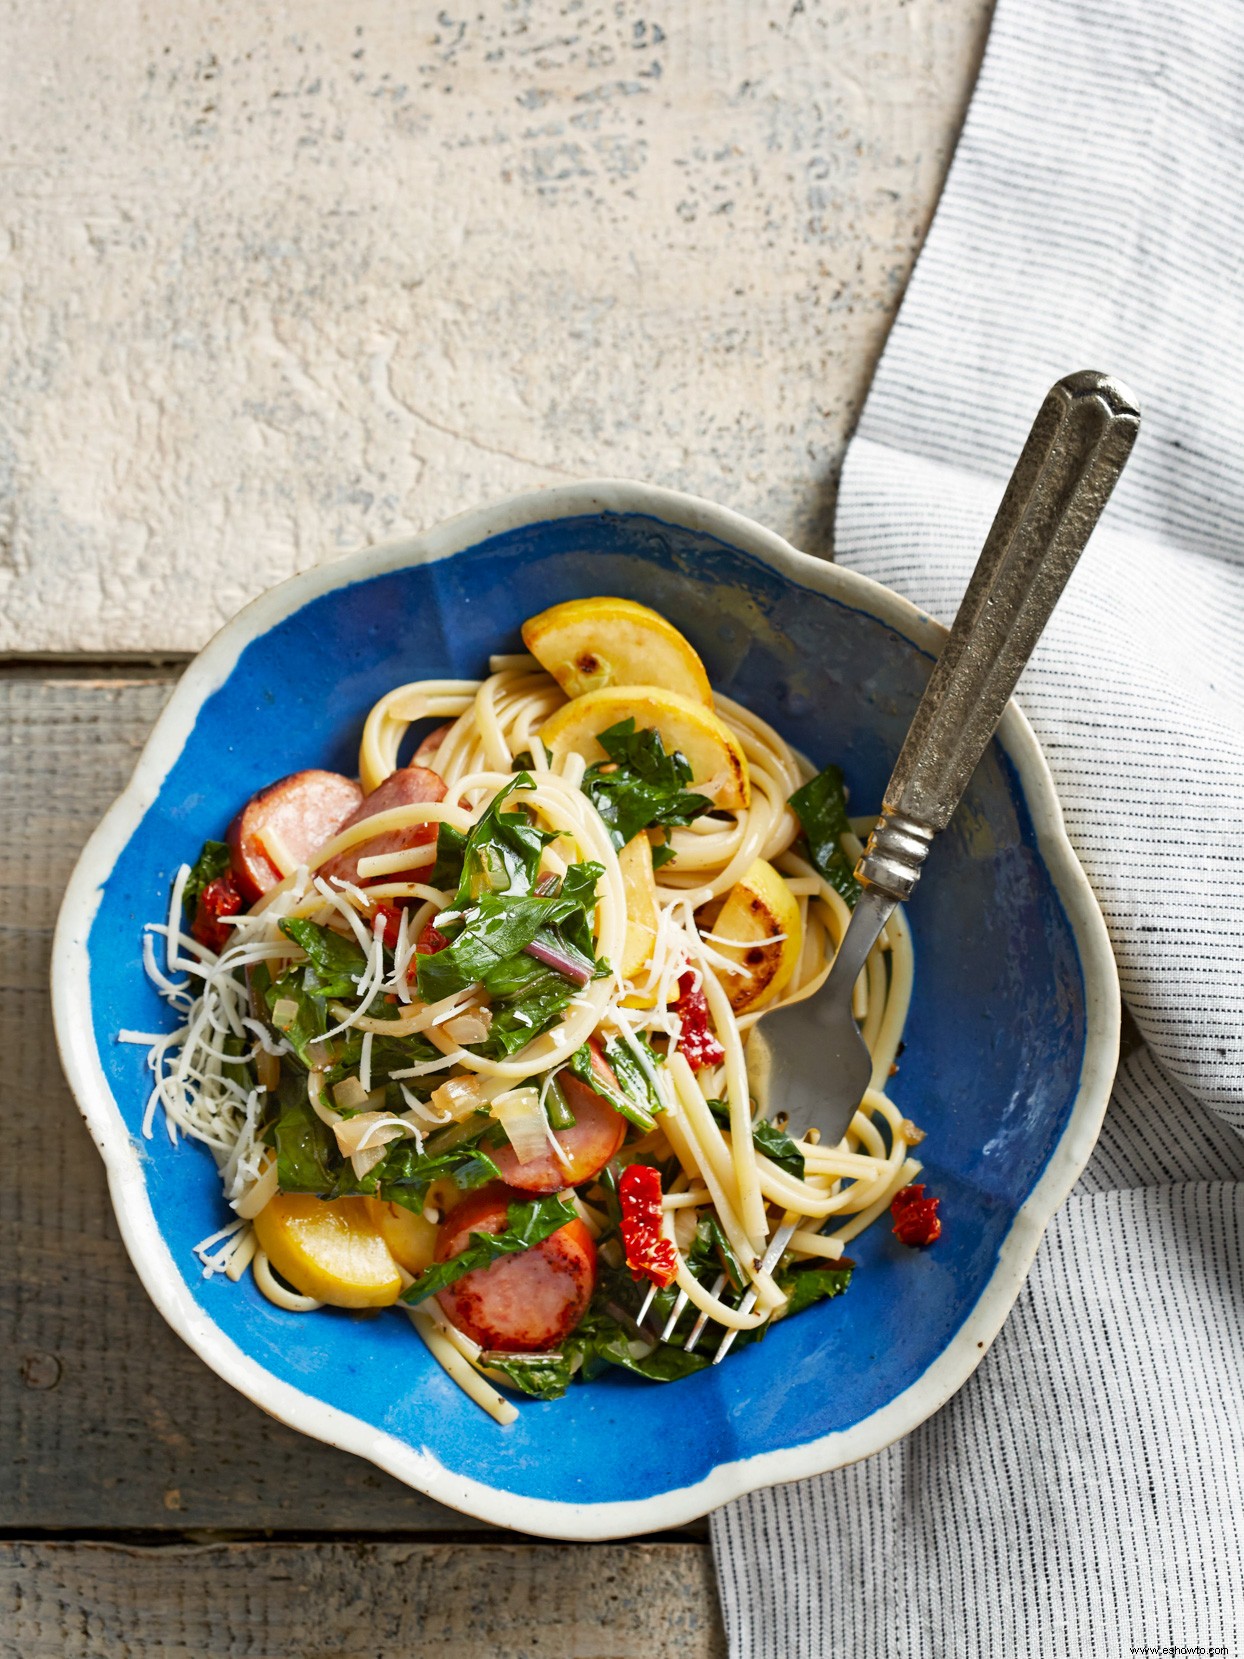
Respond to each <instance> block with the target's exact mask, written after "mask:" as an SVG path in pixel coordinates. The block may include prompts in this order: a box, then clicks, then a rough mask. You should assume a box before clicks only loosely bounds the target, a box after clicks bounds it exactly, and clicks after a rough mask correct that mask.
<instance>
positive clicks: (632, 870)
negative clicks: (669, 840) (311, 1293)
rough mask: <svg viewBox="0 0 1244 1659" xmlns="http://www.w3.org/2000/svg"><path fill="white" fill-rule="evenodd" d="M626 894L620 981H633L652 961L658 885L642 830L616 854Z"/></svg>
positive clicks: (645, 837) (646, 838)
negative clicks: (647, 963)
mask: <svg viewBox="0 0 1244 1659" xmlns="http://www.w3.org/2000/svg"><path fill="white" fill-rule="evenodd" d="M618 866H619V868H620V869H621V871H622V887H623V891H624V892H625V893H626V944H625V946H624V947H623V950H622V977H623V979H634V977H635V975H636V974H637V973H638V972H639V970H640V969H641V968H642V967H643V966H644V964H645V963H646V962H649V961H651V959H652V952H653V949H654V947H655V945H656V942H657V884H656V880H655V878H654V876H653V874H652V843H651V842H650V841H649V839H648V836H647V834H646V833H645V832H644V831H643V830H641V831H640V833H639V834H638V835H636V836H635V837H633V839H632V840H630V841H628V842H627V843H626V845H625V847H623V849H622V851H621V852H620V853H619V854H618Z"/></svg>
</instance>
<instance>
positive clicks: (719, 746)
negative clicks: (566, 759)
mask: <svg viewBox="0 0 1244 1659" xmlns="http://www.w3.org/2000/svg"><path fill="white" fill-rule="evenodd" d="M628 715H632V716H633V717H634V720H635V729H636V730H637V731H643V730H644V729H645V728H647V727H649V726H655V727H656V729H657V731H659V732H660V734H661V741H662V742H663V743H664V745H665V747H666V749H667V750H670V749H681V750H682V752H683V754H684V755H686V757H687V761H688V763H689V764H690V767H691V779H692V781H691V784H690V787H691V788H692V789H694V790H696V791H698V792H699V793H700V794H701V795H707V796H708V798H709V800H711V801H712V803H713V804H714V806H719V807H722V808H723V809H725V810H727V811H737V810H738V809H739V808H740V807H745V806H746V805H747V804H748V802H749V801H750V800H751V783H750V781H749V779H748V775H747V757H746V756H745V755H744V753H743V751H742V749H741V748H740V747H739V744H738V740H737V738H736V737H735V735H734V733H733V732H732V731H731V730H730V728H729V727H728V726H727V725H726V724H725V723H724V722H723V721H721V720H719V719H718V718H717V716H716V715H715V714H714V713H713V712H712V710H711V709H707V708H705V707H704V706H703V704H702V703H697V702H695V701H693V700H692V699H691V698H690V697H683V696H680V695H679V693H678V692H676V691H665V690H663V689H662V688H661V687H660V686H655V685H619V686H606V687H605V688H604V689H603V690H601V691H588V692H585V693H584V694H583V696H582V697H576V698H575V699H574V700H573V702H569V703H567V704H566V705H565V706H564V707H563V708H560V709H558V710H557V712H556V714H553V715H551V716H550V717H549V718H548V719H547V720H546V721H545V722H544V725H543V726H542V727H541V728H540V736H541V738H542V740H543V742H544V744H545V746H546V747H547V748H548V749H549V750H550V751H551V753H552V754H553V755H554V756H561V755H565V754H577V755H582V756H583V758H584V759H585V760H586V761H587V762H588V763H589V764H591V763H592V762H594V761H602V760H605V759H607V758H608V757H607V756H606V754H605V751H604V750H603V749H602V748H601V746H600V744H599V743H597V741H596V734H597V733H598V732H603V731H606V730H607V729H608V728H609V727H610V726H615V725H616V724H617V723H618V721H619V720H625V719H626V717H627V716H628Z"/></svg>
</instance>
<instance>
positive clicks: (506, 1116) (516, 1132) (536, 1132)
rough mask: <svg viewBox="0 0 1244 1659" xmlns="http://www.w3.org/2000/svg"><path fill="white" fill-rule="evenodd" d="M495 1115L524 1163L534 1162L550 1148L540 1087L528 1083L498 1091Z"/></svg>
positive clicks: (494, 1106) (493, 1107)
mask: <svg viewBox="0 0 1244 1659" xmlns="http://www.w3.org/2000/svg"><path fill="white" fill-rule="evenodd" d="M492 1115H493V1117H494V1118H496V1120H497V1122H498V1123H499V1124H500V1125H501V1127H502V1128H503V1129H504V1130H505V1132H506V1134H507V1135H508V1136H509V1141H510V1145H511V1146H512V1147H513V1148H514V1155H515V1157H516V1158H517V1159H518V1161H519V1163H520V1164H530V1163H533V1162H534V1161H535V1159H537V1158H542V1157H543V1156H544V1154H545V1152H546V1150H547V1146H546V1142H545V1117H544V1111H543V1109H542V1107H541V1105H540V1091H539V1089H536V1088H532V1087H531V1085H530V1084H525V1085H524V1086H523V1087H522V1088H520V1089H510V1090H509V1091H508V1092H507V1093H506V1094H502V1095H498V1096H497V1098H496V1099H495V1100H494V1101H493V1103H492Z"/></svg>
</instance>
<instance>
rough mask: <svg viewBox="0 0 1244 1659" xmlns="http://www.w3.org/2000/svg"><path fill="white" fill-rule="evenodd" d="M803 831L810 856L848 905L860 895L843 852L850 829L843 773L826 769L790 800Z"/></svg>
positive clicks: (829, 768)
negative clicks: (844, 839)
mask: <svg viewBox="0 0 1244 1659" xmlns="http://www.w3.org/2000/svg"><path fill="white" fill-rule="evenodd" d="M790 805H791V806H792V807H793V808H794V811H795V816H796V817H797V818H798V819H799V823H800V826H801V828H802V829H803V833H804V839H805V841H806V842H807V846H808V857H809V859H810V860H811V862H812V864H813V866H814V868H815V869H817V870H818V871H819V872H820V874H821V875H823V876H824V878H825V880H826V881H827V882H828V883H829V884H830V886H831V887H832V888H834V890H835V891H836V892H838V893H840V894H841V895H842V897H843V898H844V899H845V900H846V901H847V903H848V904H849V905H854V904H855V902H856V900H857V899H858V898H859V896H860V884H859V882H858V881H856V879H855V873H854V871H853V869H852V864H851V860H850V859H849V858H848V857H847V855H846V853H845V852H844V851H843V849H842V837H843V836H844V835H846V834H848V833H849V831H850V829H851V823H850V820H849V819H848V817H847V792H846V786H845V784H844V783H843V780H842V770H841V768H840V767H837V766H827V767H826V768H825V770H824V771H823V772H818V773H817V775H816V777H814V778H812V779H810V780H809V782H807V783H805V784H804V786H803V788H802V789H797V790H796V791H795V793H794V794H793V795H792V796H791V798H790Z"/></svg>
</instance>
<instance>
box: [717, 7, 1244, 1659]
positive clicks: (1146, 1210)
mask: <svg viewBox="0 0 1244 1659" xmlns="http://www.w3.org/2000/svg"><path fill="white" fill-rule="evenodd" d="M1242 263H1244V5H1242V4H1240V3H1239V0H1234V3H1229V0H1200V3H1199V4H1194V3H1192V0H1163V3H1161V4H1159V3H1158V0H999V6H998V10H997V13H996V16H995V19H994V24H993V31H992V34H991V38H990V42H989V47H988V51H987V53H986V56H985V61H984V65H983V68H982V71H981V77H980V81H979V84H978V86H977V89H976V93H975V96H974V98H973V102H972V107H971V110H970V112H969V115H968V120H967V123H966V126H965V128H964V132H963V136H962V138H961V140H960V143H959V147H958V150H957V152H956V155H955V160H954V164H953V167H952V168H951V172H950V176H949V178H948V181H947V185H946V189H945V192H944V194H943V197H942V200H941V203H940V204H939V207H938V211H937V216H936V219H935V221H934V224H933V228H932V231H931V233H930V236H929V240H928V243H927V245H926V247H925V249H924V251H923V253H922V254H921V256H920V260H919V262H918V264H917V267H916V271H915V274H914V276H913V279H912V282H911V285H910V288H909V290H908V293H907V296H906V298H905V299H904V302H903V306H902V309H901V311H900V313H899V316H898V320H897V322H896V323H895V326H894V330H893V333H892V335H891V338H890V341H889V344H888V346H887V348H886V351H885V354H884V356H883V358H882V361H881V365H880V367H879V369H878V372H877V376H876V379H875V382H874V384H873V388H872V391H871V393H870V395H869V399H868V403H867V406H866V408H865V411H864V416H863V419H862V421H861V424H860V429H859V432H858V434H857V436H856V438H855V440H854V442H853V443H852V446H851V449H850V451H849V453H848V457H847V462H846V467H845V470H844V473H843V480H842V489H841V496H840V500H839V507H838V522H837V541H836V552H837V557H838V559H839V560H840V561H841V562H842V563H844V564H848V565H851V566H852V567H854V568H855V569H858V570H862V571H864V572H865V573H866V574H867V575H869V576H872V577H875V578H876V579H877V580H878V581H881V582H884V583H885V584H886V585H887V586H890V587H893V588H896V589H898V590H899V591H900V592H902V593H905V594H907V595H908V596H909V597H910V598H912V599H913V600H915V601H916V603H917V604H919V605H921V606H922V607H924V608H925V609H926V610H928V611H930V612H931V613H932V614H934V615H936V616H941V617H943V618H944V619H946V620H947V621H949V620H950V618H951V617H952V616H953V614H954V611H955V608H956V605H957V603H958V599H959V596H960V595H961V593H962V591H963V588H964V585H965V583H966V581H967V577H968V573H969V571H970V569H971V567H972V564H973V562H974V561H975V558H976V554H977V552H978V551H979V548H980V545H981V543H982V541H983V539H984V535H985V532H986V530H987V529H988V526H989V523H990V521H991V519H992V516H993V513H994V510H995V508H996V506H997V503H998V501H999V499H1000V497H1001V493H1002V489H1003V486H1004V484H1005V481H1006V478H1007V475H1008V472H1009V469H1010V467H1011V465H1012V463H1013V461H1014V459H1015V457H1016V456H1017V455H1018V453H1019V450H1020V447H1021V445H1022V443H1023V440H1024V437H1025V435H1026V433H1027V430H1028V426H1029V424H1030V423H1031V420H1032V417H1033V415H1034V414H1035V412H1036V409H1037V407H1038V405H1039V404H1040V401H1041V398H1042V396H1043V395H1044V393H1045V391H1046V390H1047V389H1048V387H1049V386H1050V385H1051V384H1052V383H1053V382H1054V381H1055V380H1057V379H1058V378H1059V377H1060V376H1062V375H1064V374H1066V373H1068V372H1070V371H1071V370H1074V369H1080V368H1097V369H1104V370H1106V371H1108V372H1110V373H1113V374H1116V375H1118V376H1119V378H1120V379H1122V380H1124V381H1125V382H1126V383H1127V384H1128V385H1129V386H1130V387H1131V388H1132V390H1133V391H1135V392H1136V393H1137V394H1138V396H1139V399H1140V403H1141V407H1142V410H1143V412H1144V418H1143V421H1142V427H1141V436H1140V439H1139V442H1138V443H1137V446H1136V450H1135V453H1134V455H1133V458H1132V461H1131V463H1130V465H1129V468H1128V470H1127V472H1126V473H1125V475H1124V478H1123V481H1122V483H1121V485H1120V487H1119V489H1118V491H1117V492H1116V494H1115V497H1114V500H1113V502H1112V503H1111V506H1110V508H1109V510H1108V512H1107V514H1106V517H1105V519H1104V520H1103V523H1102V525H1101V527H1100V529H1099V530H1098V532H1097V533H1096V535H1095V536H1094V537H1093V540H1092V541H1091V543H1090V544H1089V549H1088V552H1087V553H1086V555H1085V558H1084V560H1083V561H1082V564H1081V566H1080V568H1079V569H1078V570H1077V572H1076V574H1075V575H1074V576H1073V578H1072V580H1071V583H1070V584H1069V586H1068V589H1067V592H1066V594H1065V596H1064V598H1063V600H1062V602H1061V604H1060V607H1059V609H1058V611H1057V612H1056V613H1055V616H1054V620H1053V622H1052V623H1051V625H1050V627H1049V630H1048V631H1047V634H1046V636H1045V638H1044V640H1043V641H1042V643H1041V645H1040V647H1039V648H1038V651H1037V653H1036V655H1035V656H1034V658H1033V661H1032V663H1031V664H1030V666H1029V668H1028V669H1027V671H1026V672H1025V675H1024V678H1023V680H1022V681H1021V683H1020V691H1019V698H1020V701H1021V703H1022V705H1023V707H1024V709H1025V711H1026V713H1027V714H1028V716H1029V718H1030V719H1031V720H1032V722H1033V724H1034V726H1035V727H1036V730H1037V733H1038V735H1039V737H1040V739H1041V741H1042V744H1043V747H1044V749H1045V753H1046V756H1047V759H1048V760H1049V763H1050V766H1051V768H1052V770H1053V773H1054V777H1055V780H1056V782H1057V785H1058V789H1059V793H1060V796H1061V799H1062V802H1063V809H1064V812H1065V814H1066V819H1067V825H1068V829H1069V831H1070V833H1071V836H1072V839H1073V841H1074V842H1075V845H1076V849H1077V851H1078V853H1079V856H1080V858H1081V861H1082V862H1083V864H1084V866H1085V868H1086V870H1087V871H1088V873H1089V876H1090V879H1091V880H1092V882H1093V885H1094V888H1095V890H1096V892H1097V896H1098V899H1099V900H1100V902H1101V906H1102V910H1103V912H1104V914H1105V917H1106V921H1107V924H1108V926H1109V928H1110V933H1111V938H1112V940H1113V942H1114V948H1115V953H1116V956H1117V959H1118V963H1119V972H1120V977H1121V980H1122V985H1123V994H1124V998H1125V1000H1126V1002H1127V1003H1128V1006H1129V1007H1130V1009H1131V1011H1132V1013H1133V1015H1134V1016H1135V1019H1136V1022H1137V1024H1138V1025H1139V1027H1140V1028H1141V1031H1142V1033H1143V1035H1144V1037H1145V1039H1146V1044H1147V1046H1146V1047H1145V1048H1143V1049H1142V1050H1141V1051H1140V1052H1139V1053H1137V1054H1136V1055H1134V1056H1133V1057H1132V1058H1131V1059H1130V1060H1129V1061H1128V1062H1127V1064H1126V1065H1125V1066H1124V1068H1123V1070H1122V1072H1121V1073H1120V1077H1119V1080H1118V1082H1117V1084H1116V1088H1115V1095H1114V1099H1113V1101H1112V1104H1111V1108H1110V1112H1109V1113H1108V1115H1107V1119H1106V1128H1105V1131H1104V1133H1103V1137H1102V1141H1101V1143H1100V1145H1099V1147H1098V1150H1097V1152H1096V1154H1095V1156H1094V1159H1093V1162H1092V1164H1091V1165H1090V1167H1089V1170H1088V1171H1087V1172H1086V1174H1085V1176H1084V1178H1083V1179H1082V1180H1081V1182H1080V1184H1079V1186H1078V1187H1077V1188H1076V1191H1075V1193H1074V1194H1073V1196H1072V1198H1071V1199H1070V1201H1069V1203H1068V1204H1067V1206H1066V1208H1065V1209H1064V1211H1063V1212H1062V1213H1061V1214H1060V1215H1059V1216H1058V1218H1057V1219H1056V1221H1055V1223H1054V1225H1053V1226H1052V1228H1051V1229H1050V1233H1049V1236H1048V1237H1047V1239H1046V1241H1045V1243H1044V1245H1043V1247H1042V1250H1041V1252H1040V1254H1039V1256H1038V1258H1037V1262H1036V1265H1035V1267H1034V1269H1033V1272H1032V1275H1031V1277H1030V1279H1029V1282H1028V1284H1027V1286H1026V1288H1025V1290H1024V1292H1023V1295H1022V1296H1021V1298H1020V1301H1019V1303H1018V1305H1017V1307H1016V1309H1015V1312H1014V1313H1013V1314H1012V1316H1011V1318H1010V1319H1009V1321H1008V1323H1007V1325H1006V1326H1005V1328H1004V1329H1003V1331H1002V1333H1001V1335H1000V1336H999V1337H998V1339H997V1342H996V1343H995V1345H994V1347H993V1350H992V1351H991V1352H990V1353H989V1355H988V1356H987V1357H986V1359H985V1361H984V1363H983V1364H982V1366H981V1368H980V1370H979V1371H978V1372H977V1374H976V1375H975V1376H974V1377H973V1379H972V1380H971V1382H970V1383H969V1384H968V1385H967V1387H966V1388H964V1389H963V1391H962V1392H961V1393H960V1394H959V1395H958V1397H957V1398H956V1399H955V1400H954V1401H953V1402H952V1403H951V1404H950V1405H949V1406H948V1407H946V1408H945V1410H943V1411H942V1412H941V1413H939V1414H938V1415H937V1416H936V1417H935V1418H933V1419H932V1420H931V1421H930V1422H928V1423H927V1424H925V1425H924V1426H923V1428H921V1429H919V1430H918V1431H917V1432H916V1433H915V1434H913V1435H911V1436H909V1437H908V1439H907V1440H906V1441H904V1442H903V1443H902V1444H900V1445H898V1446H895V1447H891V1448H890V1449H889V1450H888V1451H886V1452H884V1453H882V1454H881V1455H879V1456H878V1457H875V1458H872V1459H870V1460H869V1461H868V1462H867V1463H864V1464H861V1465H859V1466H857V1467H856V1468H854V1469H849V1470H844V1471H841V1472H840V1473H838V1474H835V1475H830V1476H826V1477H823V1478H818V1479H815V1480H811V1481H808V1482H806V1483H803V1484H801V1485H798V1486H792V1487H785V1488H779V1489H775V1490H773V1491H770V1492H766V1493H760V1494H756V1495H754V1496H752V1497H750V1498H746V1499H743V1500H741V1501H740V1502H738V1503H736V1504H732V1505H730V1506H729V1507H727V1508H726V1509H724V1510H722V1511H721V1512H720V1513H719V1514H718V1515H717V1516H716V1517H715V1518H714V1532H713V1537H714V1544H715V1547H716V1551H717V1562H718V1571H719V1577H720V1584H721V1594H722V1600H723V1605H724V1610H725V1617H726V1624H727V1628H728V1631H729V1636H730V1644H731V1653H732V1654H733V1655H736V1656H738V1659H744V1656H746V1659H820V1656H822V1655H826V1656H828V1655H834V1656H837V1655H850V1656H851V1659H917V1656H920V1659H923V1656H924V1655H929V1656H938V1659H941V1656H942V1655H952V1656H955V1659H959V1656H962V1659H977V1656H978V1655H979V1656H984V1655H986V1654H988V1655H998V1654H1006V1655H1008V1656H1010V1655H1022V1656H1030V1655H1031V1656H1036V1655H1041V1656H1045V1655H1049V1656H1054V1655H1057V1656H1059V1659H1064V1656H1067V1655H1072V1656H1079V1655H1090V1654H1092V1655H1097V1654H1103V1655H1114V1654H1132V1653H1146V1652H1147V1653H1180V1652H1193V1653H1195V1652H1205V1653H1209V1652H1221V1653H1233V1654H1241V1653H1244V1647H1241V1645H1240V1644H1241V1642H1244V1568H1242V1567H1241V1560H1242V1558H1244V1186H1241V1185H1240V1182H1241V1180H1242V1179H1244V1140H1241V1138H1240V1135H1239V1134H1237V1133H1236V1131H1237V1130H1244V833H1242V828H1241V827H1242V826H1244V417H1242V416H1241V414H1240V412H1239V389H1240V387H1241V385H1244V280H1242V272H1241V265H1242Z"/></svg>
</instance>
